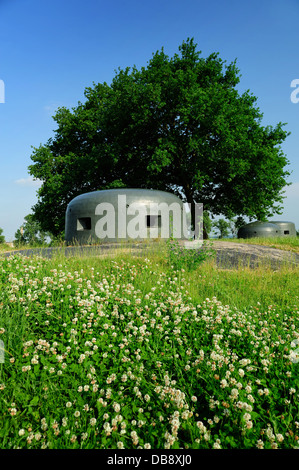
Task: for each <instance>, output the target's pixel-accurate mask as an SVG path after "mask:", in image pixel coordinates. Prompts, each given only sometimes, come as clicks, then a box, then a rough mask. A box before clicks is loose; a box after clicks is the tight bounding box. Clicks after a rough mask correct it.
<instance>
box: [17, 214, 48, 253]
mask: <svg viewBox="0 0 299 470" xmlns="http://www.w3.org/2000/svg"><path fill="white" fill-rule="evenodd" d="M24 221H25V223H24V224H23V225H22V227H21V228H19V229H18V230H17V231H16V233H15V246H22V245H31V246H39V245H43V244H45V243H46V242H47V238H48V237H49V236H50V234H49V233H47V232H45V231H44V230H42V228H41V223H40V222H38V221H37V220H36V218H35V216H34V215H33V214H28V215H26V217H24Z"/></svg>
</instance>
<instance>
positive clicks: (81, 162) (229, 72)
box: [29, 39, 289, 235]
mask: <svg viewBox="0 0 299 470" xmlns="http://www.w3.org/2000/svg"><path fill="white" fill-rule="evenodd" d="M239 81H240V75H239V70H238V69H237V67H236V62H233V63H230V64H226V62H225V61H223V60H222V59H221V58H220V57H219V55H218V54H217V53H213V54H211V55H210V56H209V57H207V58H203V57H201V52H200V51H197V45H196V44H195V43H194V40H193V39H188V40H187V41H184V42H183V43H182V45H181V46H180V47H179V52H178V53H177V54H175V55H174V56H173V57H172V58H169V57H168V56H167V55H166V54H165V53H164V50H163V49H162V50H161V51H158V52H156V53H155V54H153V56H152V58H151V59H150V60H149V62H148V64H147V66H146V67H142V68H141V69H140V70H138V69H137V68H136V67H133V68H126V69H125V70H121V69H119V70H118V71H117V72H116V74H115V77H114V79H113V80H112V83H111V84H110V85H108V84H107V83H102V84H101V83H99V84H93V86H92V87H89V88H86V90H85V98H86V100H85V102H84V103H78V106H77V107H75V108H73V109H71V110H70V109H67V108H59V109H58V111H57V112H56V115H55V116H54V120H55V122H56V123H57V129H56V130H55V135H54V137H53V138H52V139H49V141H48V142H47V143H46V144H45V145H41V146H40V147H39V148H34V149H33V153H32V155H31V159H32V161H33V164H32V165H30V167H29V172H30V174H31V175H32V176H34V177H35V178H39V179H41V180H42V186H41V188H40V189H39V190H38V202H37V204H36V205H35V206H34V208H33V210H34V213H35V217H36V218H37V220H39V221H40V223H41V226H42V228H43V229H44V230H46V231H50V232H52V233H53V234H54V235H58V234H60V233H61V232H62V231H63V229H64V216H65V210H66V206H67V204H68V202H69V201H70V200H71V199H72V198H73V197H75V196H77V195H78V194H81V193H83V192H87V191H92V190H98V189H106V188H114V187H139V188H152V189H161V190H166V191H171V192H174V193H175V194H177V195H179V196H180V197H182V198H183V200H184V201H186V202H189V203H190V204H192V205H194V204H195V203H196V202H198V203H203V205H204V209H205V210H206V211H208V212H209V213H210V214H212V215H223V216H225V217H227V218H232V217H234V216H248V217H249V218H257V219H260V220H264V219H265V218H266V217H267V216H269V215H272V213H275V212H276V213H279V211H280V210H281V208H282V207H281V203H282V201H283V191H282V190H283V188H284V186H285V185H286V184H287V182H286V177H287V176H288V175H289V173H288V172H287V171H286V170H285V166H286V165H287V163H288V161H287V159H286V156H285V155H284V154H283V152H282V150H281V147H280V145H281V143H282V142H283V141H284V140H285V139H286V137H287V135H288V133H287V132H286V131H285V130H284V129H283V127H284V124H282V123H278V124H277V125H276V126H275V127H273V126H266V127H264V126H263V125H262V118H263V115H262V113H261V112H260V110H259V108H258V107H257V105H256V103H257V98H256V97H255V96H253V95H252V94H251V93H250V91H249V90H247V91H245V92H243V93H242V94H241V93H239V92H238V90H237V85H238V83H239Z"/></svg>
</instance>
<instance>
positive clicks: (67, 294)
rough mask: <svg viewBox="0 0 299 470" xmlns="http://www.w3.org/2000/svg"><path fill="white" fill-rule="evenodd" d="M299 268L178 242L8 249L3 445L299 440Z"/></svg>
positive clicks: (1, 316) (0, 322)
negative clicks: (228, 256) (62, 250)
mask: <svg viewBox="0 0 299 470" xmlns="http://www.w3.org/2000/svg"><path fill="white" fill-rule="evenodd" d="M234 241H236V240H234ZM297 241H298V238H297V239H296V242H295V240H294V244H293V243H292V245H291V244H289V245H288V247H289V249H293V250H298V243H297ZM267 243H269V244H271V243H272V244H273V245H274V244H275V245H277V244H278V241H277V240H276V241H271V240H268V242H267ZM290 247H292V248H290ZM284 248H286V246H284ZM187 252H188V253H187ZM298 273H299V268H298V266H297V267H296V266H295V267H294V266H292V265H287V264H285V265H284V266H282V267H281V268H280V269H277V270H273V269H272V270H271V269H269V266H266V265H265V266H263V265H261V266H259V267H258V268H256V269H250V268H248V267H245V268H241V267H240V268H239V269H235V270H234V269H223V267H222V268H219V267H218V266H217V265H216V262H215V255H214V253H213V247H212V246H211V250H210V252H209V254H208V255H207V254H204V253H202V252H197V253H196V252H195V251H193V250H185V251H178V250H176V246H175V245H172V244H171V243H168V244H162V245H161V246H160V245H159V244H156V248H155V250H151V249H148V251H146V252H143V251H140V252H138V253H136V252H134V251H128V250H127V251H126V250H119V251H118V250H117V249H116V250H115V251H112V252H111V253H106V254H105V255H103V256H99V254H98V253H97V252H96V251H95V253H89V254H88V256H87V255H86V256H85V255H82V254H81V255H80V254H79V253H78V254H74V255H73V256H69V257H64V256H62V254H59V253H57V254H56V255H54V256H53V257H52V258H49V259H48V258H43V257H40V256H31V257H25V256H20V255H17V254H12V255H11V256H10V257H8V258H4V257H1V258H0V346H1V345H2V351H0V359H1V361H0V448H2V449H17V448H20V449H77V448H82V449H219V448H220V449H234V448H236V449H253V448H254V449H276V448H281V449H291V448H298V447H299V443H298V440H299V411H298V410H299V395H298V391H299V362H298V361H299V299H298V295H299V294H298V292H299V289H298V287H299V283H298V279H299V277H298Z"/></svg>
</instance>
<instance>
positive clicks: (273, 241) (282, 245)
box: [222, 237, 299, 253]
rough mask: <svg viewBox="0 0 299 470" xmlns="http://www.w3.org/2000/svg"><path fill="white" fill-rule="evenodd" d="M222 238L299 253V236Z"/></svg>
mask: <svg viewBox="0 0 299 470" xmlns="http://www.w3.org/2000/svg"><path fill="white" fill-rule="evenodd" d="M222 240H223V241H226V242H233V243H248V244H251V245H263V246H269V247H271V248H279V249H280V250H287V251H292V252H294V253H299V237H269V238H266V237H263V238H262V237H256V238H223V239H222Z"/></svg>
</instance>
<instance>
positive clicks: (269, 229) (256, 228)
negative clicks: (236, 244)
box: [238, 220, 296, 238]
mask: <svg viewBox="0 0 299 470" xmlns="http://www.w3.org/2000/svg"><path fill="white" fill-rule="evenodd" d="M281 236H289V237H295V236H296V228H295V224H294V223H293V222H284V221H272V220H271V221H269V222H259V221H256V222H251V223H249V224H246V225H243V227H241V228H240V229H239V230H238V238H254V237H262V238H263V237H281Z"/></svg>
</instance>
